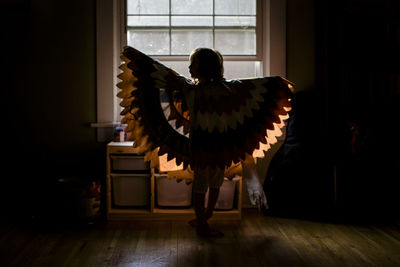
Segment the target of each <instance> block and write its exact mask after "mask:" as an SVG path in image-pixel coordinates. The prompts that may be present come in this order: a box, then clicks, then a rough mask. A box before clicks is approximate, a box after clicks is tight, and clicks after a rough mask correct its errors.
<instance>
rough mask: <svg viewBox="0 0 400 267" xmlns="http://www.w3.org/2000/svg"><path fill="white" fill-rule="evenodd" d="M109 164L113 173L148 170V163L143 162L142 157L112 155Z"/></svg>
mask: <svg viewBox="0 0 400 267" xmlns="http://www.w3.org/2000/svg"><path fill="white" fill-rule="evenodd" d="M111 164H112V169H113V170H114V171H132V170H134V171H147V170H149V169H150V164H149V162H145V161H144V157H143V156H134V155H132V156H128V155H124V156H122V155H121V156H120V155H118V156H117V155H112V156H111Z"/></svg>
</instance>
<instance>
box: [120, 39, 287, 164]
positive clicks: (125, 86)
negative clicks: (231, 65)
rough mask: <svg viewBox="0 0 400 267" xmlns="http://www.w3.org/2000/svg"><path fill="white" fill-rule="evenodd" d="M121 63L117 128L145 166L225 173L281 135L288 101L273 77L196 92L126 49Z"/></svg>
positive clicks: (283, 82)
mask: <svg viewBox="0 0 400 267" xmlns="http://www.w3.org/2000/svg"><path fill="white" fill-rule="evenodd" d="M121 58H122V60H123V61H124V63H123V64H122V65H121V67H120V68H121V70H122V73H121V74H120V75H119V76H118V77H119V78H120V79H121V80H122V81H121V82H120V83H119V84H118V87H119V88H120V89H121V91H120V92H119V93H118V97H120V98H122V101H121V106H123V107H124V110H123V111H122V113H121V114H122V115H123V116H124V117H123V120H122V123H126V124H127V125H128V126H127V128H126V131H127V132H130V133H131V134H130V139H131V140H133V141H134V146H135V147H136V148H137V149H138V151H139V153H145V155H146V159H147V160H150V159H153V161H152V164H153V166H154V165H156V164H157V161H158V156H159V155H164V157H163V159H164V161H165V160H168V162H170V163H171V164H170V165H171V166H172V167H171V170H176V169H183V168H186V167H187V166H188V165H192V166H193V165H198V166H199V167H217V166H218V167H220V168H225V167H228V166H231V165H232V164H235V163H239V162H241V161H244V160H245V159H246V155H252V156H254V157H263V156H264V151H267V150H268V149H269V147H270V145H271V144H273V143H274V142H276V138H275V136H277V135H279V134H281V132H280V128H281V127H283V125H284V124H283V119H284V118H285V117H288V113H287V111H288V110H289V109H290V106H291V105H290V99H291V98H292V83H291V82H289V81H287V80H285V79H283V78H281V77H264V78H254V79H242V80H232V81H224V82H223V83H222V84H218V85H216V87H215V86H214V87H215V88H213V86H211V87H208V86H206V87H204V88H202V87H199V86H198V85H193V84H192V83H191V82H190V81H188V80H187V79H186V78H184V77H182V76H179V75H178V74H177V73H176V72H174V71H173V70H171V69H169V68H167V67H165V66H164V65H162V64H161V63H159V62H157V61H155V60H153V59H151V58H150V57H148V56H146V55H145V54H143V53H141V52H140V51H138V50H136V49H134V48H131V47H126V48H125V49H124V51H123V53H122V56H121ZM188 88H189V89H191V90H194V91H195V98H194V104H193V105H194V108H193V110H195V111H196V112H195V113H194V114H189V108H188V105H187V103H186V101H185V96H184V95H183V93H184V91H185V90H186V91H188V90H187V89H188ZM203 89H204V90H203ZM160 98H161V99H164V98H165V99H166V101H167V103H165V104H164V105H163V104H162V103H161V102H160ZM189 125H191V129H190V130H191V132H190V134H191V141H190V142H189V137H188V135H187V133H188V131H189ZM165 158H166V159H165ZM160 159H161V158H160ZM177 165H180V167H179V168H176V166H177Z"/></svg>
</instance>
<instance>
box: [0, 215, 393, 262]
mask: <svg viewBox="0 0 400 267" xmlns="http://www.w3.org/2000/svg"><path fill="white" fill-rule="evenodd" d="M211 226H212V227H215V228H216V229H219V230H221V231H222V232H223V233H224V234H225V236H224V237H223V238H216V239H212V238H200V237H198V236H197V235H196V232H195V229H194V228H192V227H191V226H189V225H188V223H187V222H185V221H173V220H165V221H120V222H118V221H110V222H106V221H104V222H98V223H96V224H95V225H93V226H91V227H88V226H85V227H76V228H70V229H64V230H56V231H54V230H50V229H49V230H48V231H46V229H41V230H34V229H29V228H26V227H22V226H18V225H14V226H10V225H4V227H2V226H1V225H0V228H1V229H0V233H3V236H1V237H0V253H1V254H0V265H1V266H18V267H20V266H22V267H24V266H41V267H42V266H51V267H53V266H68V267H70V266H78V267H82V266H83V267H86V266H172V267H175V266H178V267H179V266H183V267H187V266H188V267H191V266H218V267H220V266H222V267H225V266H227V267H235V266H239V267H240V266H245V267H250V266H251V267H253V266H268V267H274V266H279V267H281V266H283V267H285V266H290V267H296V266H299V267H303V266H307V267H309V266H324V267H331V266H332V267H333V266H334V267H336V266H338V267H342V266H351V267H354V266H373V267H381V266H388V267H392V266H393V267H394V266H400V253H399V252H400V239H399V237H400V234H399V232H398V230H399V229H398V227H397V226H395V225H354V224H353V225H351V224H336V223H329V222H317V221H309V220H302V219H292V218H280V217H271V216H262V215H260V214H258V213H257V212H254V211H248V212H244V214H243V219H242V220H241V221H212V222H211Z"/></svg>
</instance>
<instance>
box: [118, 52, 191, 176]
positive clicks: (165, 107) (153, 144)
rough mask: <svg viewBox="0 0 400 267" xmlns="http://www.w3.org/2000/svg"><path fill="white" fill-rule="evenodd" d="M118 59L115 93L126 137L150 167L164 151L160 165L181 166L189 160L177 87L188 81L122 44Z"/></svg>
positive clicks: (183, 111)
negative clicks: (116, 90)
mask: <svg viewBox="0 0 400 267" xmlns="http://www.w3.org/2000/svg"><path fill="white" fill-rule="evenodd" d="M121 59H122V61H123V63H122V65H121V66H120V69H121V70H122V73H121V74H119V75H118V78H119V79H121V82H120V83H118V85H117V86H118V88H120V89H121V91H120V92H119V93H118V97H119V98H121V99H122V101H121V103H120V105H121V106H122V107H123V108H124V109H123V111H122V112H121V115H123V119H122V121H121V123H123V124H127V127H126V132H128V133H129V138H130V140H131V141H134V147H136V149H137V151H138V153H144V154H145V160H152V161H151V163H152V164H151V165H152V166H153V167H154V166H157V165H158V164H159V157H158V156H161V155H164V157H162V158H161V157H160V161H161V160H163V161H165V162H164V166H165V164H167V165H168V163H169V165H170V166H171V169H183V167H184V166H187V165H189V163H190V162H189V161H190V150H189V138H188V136H187V135H186V134H187V132H188V130H189V127H188V125H189V115H188V111H187V108H186V105H185V103H184V101H183V98H182V96H181V91H182V89H181V88H180V87H181V86H190V85H191V84H190V82H189V81H188V80H186V79H185V78H184V77H182V76H179V75H178V74H177V73H176V72H174V71H173V70H171V69H169V68H167V67H165V66H164V65H162V64H161V63H159V62H157V61H155V60H153V59H152V58H150V57H148V56H147V55H145V54H143V53H141V52H140V51H138V50H136V49H134V48H132V47H125V49H124V51H123V52H122V55H121ZM163 101H167V102H163ZM179 128H181V131H179ZM177 166H179V167H178V168H177Z"/></svg>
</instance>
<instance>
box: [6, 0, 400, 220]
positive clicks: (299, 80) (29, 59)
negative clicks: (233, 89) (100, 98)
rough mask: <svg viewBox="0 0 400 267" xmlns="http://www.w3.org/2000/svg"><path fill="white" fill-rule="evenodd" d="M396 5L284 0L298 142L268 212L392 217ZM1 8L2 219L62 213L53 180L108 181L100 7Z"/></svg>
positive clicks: (399, 80)
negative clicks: (99, 82) (99, 77)
mask: <svg viewBox="0 0 400 267" xmlns="http://www.w3.org/2000/svg"><path fill="white" fill-rule="evenodd" d="M398 3H399V1H395V0H393V1H389V0H386V1H385V0H367V1H357V0H350V1H344V0H342V1H316V0H315V1H314V0H287V78H288V79H289V80H291V81H294V82H295V83H296V89H297V97H296V109H295V112H296V113H295V120H294V122H293V125H294V126H293V136H294V138H295V142H294V144H296V145H295V146H294V147H295V149H294V150H293V147H288V146H286V147H285V146H284V149H286V150H283V149H281V151H280V154H278V156H277V159H276V160H275V162H274V166H275V167H274V168H275V170H278V171H277V172H275V174H274V177H275V179H274V182H273V183H272V184H271V185H270V187H269V189H268V190H270V191H271V192H269V193H271V194H272V195H273V197H272V199H273V200H272V201H273V208H274V211H276V212H278V213H281V214H286V215H288V214H289V215H292V214H297V215H301V214H312V215H320V214H323V215H327V214H328V215H329V214H330V215H332V214H340V216H350V215H353V217H354V215H356V216H357V217H358V218H361V217H362V218H364V217H366V218H370V219H371V218H373V219H393V218H398V215H399V214H398V210H399V204H398V203H400V201H399V197H398V195H399V193H400V192H399V190H400V188H399V183H398V180H399V177H400V176H399V172H398V166H399V156H398V151H399V150H398V143H399V141H398V139H399V134H398V121H399V119H398V114H399V113H398V106H399V94H400V77H399V75H400V69H399V68H400V64H399V59H400V58H399V51H400V22H399V18H400V17H399V16H398V11H399V10H400V9H399V4H398ZM0 7H1V13H0V20H1V25H2V26H1V67H2V71H1V73H2V82H1V94H2V97H1V98H2V105H1V112H2V113H1V114H2V115H3V118H4V121H3V122H4V124H3V127H2V129H3V130H2V137H3V138H2V139H3V142H2V144H3V146H2V151H3V157H2V158H3V159H2V160H1V162H2V175H1V177H2V185H1V187H0V188H1V190H2V193H1V196H2V198H1V207H2V212H1V214H2V215H4V216H7V217H8V218H14V219H27V220H29V218H31V217H32V216H34V215H35V214H40V213H46V212H47V213H49V211H50V213H51V211H53V210H56V209H57V202H55V201H53V199H54V198H55V197H56V196H55V193H54V192H55V191H54V186H55V184H56V181H57V180H58V179H59V178H60V177H70V176H80V177H87V178H90V179H96V180H100V181H104V180H105V159H106V156H105V145H106V144H105V143H100V142H97V139H96V130H95V129H94V128H91V127H90V123H91V122H95V121H96V108H97V107H96V17H95V15H96V10H95V8H96V1H94V0H92V1H77V0H73V1H67V2H65V1H50V0H40V1H39V0H30V1H28V0H20V1H12V0H10V1H5V2H4V3H2V4H1V6H0ZM356 130H357V132H355V131H356ZM292 141H293V140H292ZM352 144H353V145H352ZM285 153H286V154H285ZM279 156H280V157H279ZM285 167H289V169H290V168H291V170H292V171H286V172H284V171H283V170H285V169H286V170H288V168H285ZM279 168H281V171H279Z"/></svg>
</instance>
